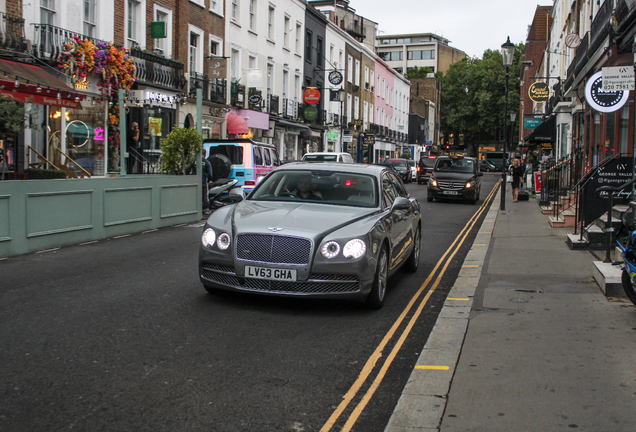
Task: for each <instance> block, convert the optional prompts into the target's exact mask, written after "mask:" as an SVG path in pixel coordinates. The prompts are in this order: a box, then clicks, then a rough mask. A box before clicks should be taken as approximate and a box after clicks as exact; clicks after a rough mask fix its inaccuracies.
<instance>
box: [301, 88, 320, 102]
mask: <svg viewBox="0 0 636 432" xmlns="http://www.w3.org/2000/svg"><path fill="white" fill-rule="evenodd" d="M303 99H304V100H305V102H307V103H308V104H317V103H318V102H319V101H320V92H319V91H318V89H317V88H315V87H308V88H307V89H306V90H305V92H304V93H303Z"/></svg>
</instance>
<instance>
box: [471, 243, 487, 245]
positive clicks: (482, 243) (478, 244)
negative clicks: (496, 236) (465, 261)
mask: <svg viewBox="0 0 636 432" xmlns="http://www.w3.org/2000/svg"><path fill="white" fill-rule="evenodd" d="M473 246H486V245H485V244H483V243H479V244H478V243H474V244H473Z"/></svg>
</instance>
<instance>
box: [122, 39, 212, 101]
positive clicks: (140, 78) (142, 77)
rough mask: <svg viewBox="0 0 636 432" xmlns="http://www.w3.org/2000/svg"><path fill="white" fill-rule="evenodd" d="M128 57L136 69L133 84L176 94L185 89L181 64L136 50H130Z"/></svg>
mask: <svg viewBox="0 0 636 432" xmlns="http://www.w3.org/2000/svg"><path fill="white" fill-rule="evenodd" d="M130 55H132V56H133V58H134V59H135V68H136V69H137V78H136V79H135V82H136V83H137V84H141V85H150V86H153V87H159V88H163V89H166V90H172V91H176V92H180V91H181V90H184V89H185V87H186V84H187V82H186V79H185V75H184V72H183V63H181V62H179V61H176V60H170V59H167V58H164V57H161V56H160V55H157V54H153V53H149V52H145V51H142V50H140V49H138V48H132V49H131V50H130ZM202 88H203V87H202ZM204 94H205V92H204Z"/></svg>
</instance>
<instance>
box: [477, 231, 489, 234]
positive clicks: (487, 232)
mask: <svg viewBox="0 0 636 432" xmlns="http://www.w3.org/2000/svg"><path fill="white" fill-rule="evenodd" d="M477 234H492V231H479V232H478V233H477Z"/></svg>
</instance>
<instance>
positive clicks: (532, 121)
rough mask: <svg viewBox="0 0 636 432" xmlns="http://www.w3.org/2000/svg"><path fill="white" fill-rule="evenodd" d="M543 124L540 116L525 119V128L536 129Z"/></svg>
mask: <svg viewBox="0 0 636 432" xmlns="http://www.w3.org/2000/svg"><path fill="white" fill-rule="evenodd" d="M540 124H541V119H540V118H527V119H523V128H524V129H534V128H536V127H537V126H539V125H540Z"/></svg>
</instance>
